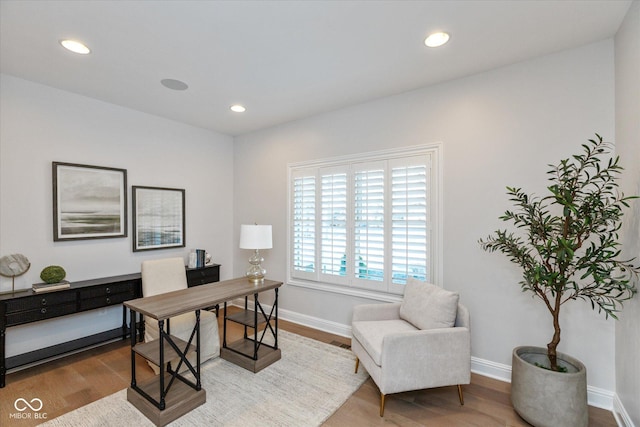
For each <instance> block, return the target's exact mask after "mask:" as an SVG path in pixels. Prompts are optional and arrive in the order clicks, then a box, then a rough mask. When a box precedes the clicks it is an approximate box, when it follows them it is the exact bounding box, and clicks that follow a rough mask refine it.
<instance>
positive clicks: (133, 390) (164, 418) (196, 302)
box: [124, 278, 282, 425]
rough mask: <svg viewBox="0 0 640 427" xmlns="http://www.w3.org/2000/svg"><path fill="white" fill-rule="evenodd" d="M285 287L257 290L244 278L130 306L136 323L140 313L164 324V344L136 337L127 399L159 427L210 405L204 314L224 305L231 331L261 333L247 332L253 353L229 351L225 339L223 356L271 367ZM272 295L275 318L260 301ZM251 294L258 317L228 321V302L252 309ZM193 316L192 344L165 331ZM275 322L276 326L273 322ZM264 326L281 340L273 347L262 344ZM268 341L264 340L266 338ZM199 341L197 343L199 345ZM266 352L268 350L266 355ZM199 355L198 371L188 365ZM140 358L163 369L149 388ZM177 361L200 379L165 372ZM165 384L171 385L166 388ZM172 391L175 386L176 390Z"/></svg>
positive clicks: (269, 285)
mask: <svg viewBox="0 0 640 427" xmlns="http://www.w3.org/2000/svg"><path fill="white" fill-rule="evenodd" d="M280 286H282V282H276V281H273V280H265V281H264V283H262V284H259V285H255V284H253V283H250V282H249V281H248V280H247V279H246V278H239V279H232V280H226V281H222V282H217V283H216V284H215V285H202V286H198V287H193V288H188V289H181V290H179V291H174V292H167V293H164V294H160V295H154V296H150V297H145V298H139V299H135V300H132V301H127V302H125V303H124V305H125V306H126V307H128V308H129V309H130V311H131V318H132V319H133V318H135V317H136V313H138V314H143V315H145V316H147V321H149V320H150V319H154V320H156V321H157V322H158V331H159V332H160V336H159V339H158V340H155V341H151V342H147V343H138V342H137V340H136V339H135V337H134V336H132V337H131V387H129V388H128V389H127V400H129V402H131V403H132V404H133V405H134V406H135V407H136V408H138V410H140V412H142V413H143V414H144V415H145V416H146V417H147V418H149V419H150V420H151V421H153V422H154V423H155V424H156V425H166V424H168V423H170V422H171V421H173V420H175V419H177V418H179V417H181V416H182V415H184V414H186V413H187V412H189V411H190V410H192V409H194V408H196V407H198V406H199V405H201V404H203V403H204V402H205V401H206V393H205V390H203V389H202V386H201V382H200V310H203V309H206V308H207V307H211V306H215V305H218V304H220V303H224V307H225V313H224V314H225V319H224V322H225V323H224V326H225V331H226V322H227V320H230V321H235V322H239V323H242V324H244V325H245V326H246V327H254V328H256V332H255V335H254V336H255V339H254V340H252V339H250V338H247V337H246V335H247V334H246V333H245V338H243V339H242V340H241V341H242V342H243V343H245V342H246V341H250V342H251V346H252V347H253V348H254V351H253V352H246V351H245V352H243V351H242V350H243V349H245V346H243V345H241V346H240V347H242V348H236V347H232V346H229V347H227V345H226V335H225V340H224V342H223V349H222V351H221V356H222V355H223V352H224V351H225V350H227V351H228V352H229V353H230V354H232V355H231V356H230V357H229V359H227V360H230V361H232V362H234V363H238V362H239V360H243V359H250V360H251V361H252V363H251V362H250V363H249V366H245V365H243V364H242V363H238V364H240V366H243V367H245V368H247V369H250V366H252V367H253V368H254V369H252V370H254V372H255V371H256V369H255V368H256V367H258V368H259V369H262V368H264V367H266V366H268V364H271V363H273V362H275V361H276V360H279V359H280V349H279V348H278V338H277V334H278V324H277V313H278V311H277V306H278V288H279V287H280ZM269 290H274V292H275V302H274V305H273V308H272V310H271V313H270V314H269V315H267V314H266V313H265V312H264V311H263V310H262V307H261V306H260V304H259V302H258V294H259V293H261V292H265V291H269ZM250 295H253V296H254V300H255V303H256V306H255V310H254V312H253V314H252V315H247V314H246V313H245V316H244V318H242V319H239V318H237V316H236V315H234V316H227V310H226V308H227V304H226V303H227V301H230V300H233V299H236V298H242V297H244V298H245V309H246V308H247V307H246V301H247V300H246V299H247V297H249V296H250ZM245 311H246V310H245ZM190 312H195V313H196V322H195V325H194V328H193V333H192V335H191V337H192V339H191V341H189V342H184V341H182V340H180V339H178V338H177V337H174V336H172V335H170V334H167V333H165V332H164V324H165V322H167V323H170V321H171V318H172V317H175V316H179V315H181V314H185V313H190ZM243 313H244V312H243ZM258 313H259V314H258ZM251 318H253V319H254V321H253V322H251V321H250V319H251ZM272 320H273V322H274V323H273V324H272V323H271V322H272ZM259 325H265V326H264V327H265V329H266V328H268V329H269V330H270V331H271V333H272V334H273V337H274V339H275V344H274V345H273V346H271V345H266V344H263V343H262V339H260V340H258V339H257V337H258V332H257V328H258V327H259ZM265 332H266V330H265ZM262 336H263V337H264V333H263V334H262ZM193 340H195V344H194V342H193ZM265 348H266V349H268V351H264V349H265ZM245 350H246V349H245ZM261 350H262V351H261ZM193 351H195V352H196V364H195V366H192V365H191V364H190V363H189V362H188V360H187V354H188V353H190V352H193ZM136 354H138V355H140V356H142V357H144V358H146V359H147V360H149V361H151V362H153V363H154V364H156V365H158V367H159V368H160V373H159V375H158V376H157V377H155V378H153V379H152V380H150V381H147V382H145V383H143V384H137V381H136V371H135V365H136V364H135V357H136ZM176 357H179V358H180V359H181V363H184V364H185V365H186V366H187V367H188V372H190V374H191V375H192V376H193V377H194V379H195V380H191V379H189V378H186V377H185V376H183V375H182V374H180V373H179V372H178V371H179V369H178V368H176V369H175V370H173V369H170V368H168V369H167V370H166V371H165V366H164V365H165V361H168V360H171V359H173V358H176ZM239 358H243V359H239ZM263 360H264V362H263ZM259 369H258V370H259ZM176 380H177V381H176ZM165 384H167V386H166V387H165ZM172 386H173V387H174V388H173V389H172ZM170 389H172V390H171V394H169V391H170Z"/></svg>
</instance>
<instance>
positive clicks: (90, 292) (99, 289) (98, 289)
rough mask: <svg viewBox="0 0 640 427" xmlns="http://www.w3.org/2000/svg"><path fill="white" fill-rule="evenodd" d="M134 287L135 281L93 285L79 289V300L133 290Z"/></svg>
mask: <svg viewBox="0 0 640 427" xmlns="http://www.w3.org/2000/svg"><path fill="white" fill-rule="evenodd" d="M134 289H135V283H133V282H122V283H113V284H110V285H104V286H94V287H91V288H87V289H80V300H84V299H89V298H96V297H103V296H109V295H114V294H119V293H123V292H134Z"/></svg>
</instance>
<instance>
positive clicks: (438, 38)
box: [424, 32, 449, 47]
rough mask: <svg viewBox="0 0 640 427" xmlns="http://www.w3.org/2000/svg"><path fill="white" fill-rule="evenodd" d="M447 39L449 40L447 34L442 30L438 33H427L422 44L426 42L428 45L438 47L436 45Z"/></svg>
mask: <svg viewBox="0 0 640 427" xmlns="http://www.w3.org/2000/svg"><path fill="white" fill-rule="evenodd" d="M448 41H449V34H447V33H444V32H438V33H433V34H429V37H427V38H426V39H424V44H426V45H427V46H429V47H438V46H442V45H443V44H445V43H446V42H448Z"/></svg>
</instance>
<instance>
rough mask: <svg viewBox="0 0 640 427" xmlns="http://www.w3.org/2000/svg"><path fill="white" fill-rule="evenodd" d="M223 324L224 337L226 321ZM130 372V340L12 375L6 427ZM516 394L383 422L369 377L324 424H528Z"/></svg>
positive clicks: (401, 405)
mask: <svg viewBox="0 0 640 427" xmlns="http://www.w3.org/2000/svg"><path fill="white" fill-rule="evenodd" d="M232 309H233V308H232ZM218 321H219V322H220V332H221V335H222V324H221V321H222V316H220V318H219V319H218ZM278 325H279V327H280V328H281V329H284V330H286V331H289V332H293V333H296V334H299V335H303V336H306V337H309V338H313V339H316V340H318V341H322V342H325V343H330V344H333V345H342V346H347V347H348V346H349V345H350V344H351V341H350V339H349V338H345V337H340V336H337V335H333V334H329V333H326V332H322V331H319V330H316V329H312V328H308V327H305V326H301V325H297V324H295V323H291V322H287V321H284V320H279V321H278ZM227 327H228V333H229V334H230V338H229V339H233V337H240V336H241V334H242V328H241V327H240V326H239V325H237V326H235V325H233V324H228V325H227ZM354 360H355V359H354ZM354 367H355V364H354ZM130 369H131V354H130V347H129V341H128V340H127V341H117V342H113V343H110V344H107V345H104V346H101V347H97V348H93V349H90V350H86V351H83V352H80V353H77V354H74V355H71V356H67V357H64V358H61V359H58V360H54V361H50V362H47V363H45V364H41V365H37V366H33V367H30V368H27V369H24V370H21V371H17V372H13V373H11V374H9V375H7V381H6V382H7V385H6V387H5V388H2V389H0V425H2V426H4V425H7V426H11V425H19V426H21V427H29V426H35V425H37V424H40V423H41V422H42V421H44V420H42V419H39V420H28V419H22V420H19V421H18V420H13V421H12V420H9V419H8V415H7V414H10V413H15V412H16V410H15V409H14V407H13V404H14V402H15V400H16V399H18V398H20V397H22V398H25V399H31V398H34V397H37V398H39V399H41V400H42V401H43V403H44V408H45V409H44V410H46V413H47V419H51V418H55V417H57V416H59V415H62V414H64V413H66V412H69V411H72V410H74V409H77V408H79V407H81V406H84V405H86V404H88V403H90V402H93V401H95V400H98V399H100V398H102V397H105V396H108V395H110V394H112V393H115V392H116V391H118V390H122V389H124V388H126V387H128V386H129V385H130V381H131V377H130ZM136 373H137V378H138V381H144V380H145V379H149V378H152V377H153V376H154V373H153V371H152V370H151V368H149V366H148V365H147V363H146V362H145V361H143V360H140V358H137V362H136ZM510 388H511V386H510V384H509V383H505V382H502V381H497V380H494V379H491V378H487V377H483V376H480V375H476V374H472V375H471V384H469V385H466V386H464V400H465V404H464V406H460V402H459V400H458V393H457V390H456V388H455V387H440V388H436V389H428V390H420V391H413V392H408V393H398V394H393V395H390V396H388V397H387V399H386V405H385V414H384V417H382V418H381V417H380V416H379V402H380V392H379V390H378V388H377V387H376V385H375V383H374V382H373V381H372V380H371V379H369V380H367V381H366V382H365V383H364V384H363V385H362V386H361V387H360V388H359V389H358V390H357V391H356V392H355V393H354V394H353V395H352V396H351V397H350V398H349V399H348V400H347V401H346V402H345V403H344V404H343V405H342V407H340V408H339V409H338V410H337V411H336V412H335V413H334V414H333V415H332V416H331V417H330V418H329V419H327V420H326V422H325V423H324V426H326V427H343V426H349V427H360V426H362V427H364V426H403V427H413V426H430V427H439V426H443V427H452V426H455V427H467V426H470V427H476V426H478V427H492V426H496V427H497V426H513V427H522V426H528V425H529V424H527V423H526V422H525V421H524V420H522V419H521V418H520V417H519V416H518V414H516V413H515V411H514V410H513V407H512V406H511V402H510V395H509V393H510ZM7 421H9V423H7ZM589 426H590V427H616V422H615V419H614V417H613V415H612V413H611V412H610V411H606V410H603V409H598V408H593V407H589Z"/></svg>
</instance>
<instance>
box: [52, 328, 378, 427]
mask: <svg viewBox="0 0 640 427" xmlns="http://www.w3.org/2000/svg"><path fill="white" fill-rule="evenodd" d="M278 346H279V347H280V349H281V350H282V359H280V360H279V361H277V362H275V363H274V364H272V365H270V366H268V367H267V368H265V369H263V370H262V371H260V372H258V373H256V374H254V373H252V372H250V371H247V370H246V369H243V368H240V367H239V366H236V365H234V364H232V363H230V362H227V361H226V360H223V359H220V358H216V359H213V360H209V361H207V362H206V363H204V364H202V368H201V369H202V371H201V378H202V386H203V388H204V389H205V390H206V391H207V401H206V403H205V404H204V405H201V406H199V407H198V408H196V409H194V410H193V411H191V412H189V413H187V414H186V415H184V416H182V417H181V418H178V419H177V420H175V421H173V422H172V423H171V424H169V425H170V426H172V427H173V426H175V427H180V426H201V425H206V426H239V427H240V426H242V427H246V426H258V425H259V426H278V427H286V426H291V427H298V426H300V427H307V426H317V425H320V424H322V423H323V422H324V421H325V420H326V419H327V418H329V416H331V414H333V413H334V412H335V411H336V410H337V409H338V408H339V407H340V406H341V405H342V404H343V403H344V402H345V401H346V400H347V399H348V398H349V396H351V395H352V394H353V393H354V392H355V391H356V390H357V389H358V388H359V387H360V386H361V385H362V383H364V381H366V379H367V378H368V375H367V374H366V371H365V370H364V369H360V370H359V371H360V372H359V373H358V374H354V372H353V370H354V366H355V359H354V356H353V354H352V353H351V351H350V350H346V349H344V348H340V347H337V346H334V345H331V344H325V343H322V342H319V341H316V340H312V339H309V338H305V337H302V336H300V335H296V334H293V333H289V332H286V331H282V330H280V331H278ZM42 425H43V426H46V427H62V426H64V427H71V426H73V427H76V426H84V427H88V426H95V427H97V426H118V427H123V426H130V425H135V426H153V423H152V422H151V421H149V419H147V418H146V417H145V416H144V415H142V413H141V412H139V411H138V410H137V409H136V408H135V407H134V406H133V405H131V404H130V403H129V402H128V401H127V393H126V390H121V391H119V392H117V393H114V394H112V395H110V396H107V397H104V398H102V399H100V400H98V401H95V402H93V403H90V404H88V405H85V406H83V407H82V408H79V409H77V410H75V411H72V412H69V413H67V414H64V415H62V416H60V417H58V418H54V419H52V420H50V421H48V422H46V423H44V424H42Z"/></svg>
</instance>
